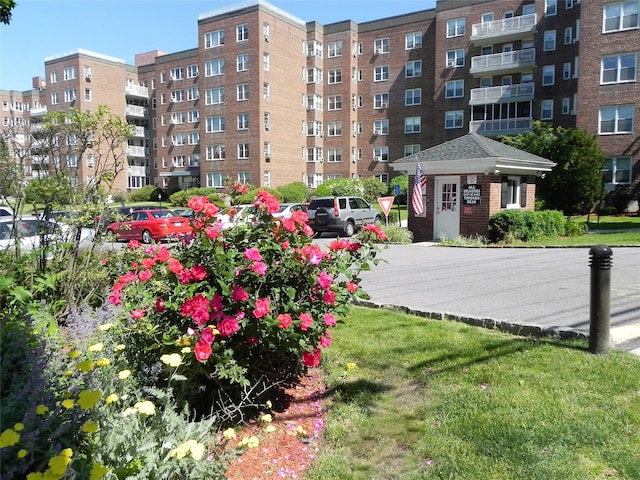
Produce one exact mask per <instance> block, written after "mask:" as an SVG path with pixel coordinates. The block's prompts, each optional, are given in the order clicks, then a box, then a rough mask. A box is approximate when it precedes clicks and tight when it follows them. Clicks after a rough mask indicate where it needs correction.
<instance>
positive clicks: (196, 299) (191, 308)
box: [180, 293, 209, 325]
mask: <svg viewBox="0 0 640 480" xmlns="http://www.w3.org/2000/svg"><path fill="white" fill-rule="evenodd" d="M180 315H182V316H183V317H191V318H193V321H194V322H196V324H197V325H204V324H205V323H207V322H208V321H209V300H207V298H206V297H205V296H204V295H202V294H201V293H199V294H197V295H195V296H193V297H191V298H187V299H186V300H185V301H184V303H183V304H182V306H181V307H180Z"/></svg>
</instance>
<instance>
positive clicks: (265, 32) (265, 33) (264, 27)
mask: <svg viewBox="0 0 640 480" xmlns="http://www.w3.org/2000/svg"><path fill="white" fill-rule="evenodd" d="M269 32H270V27H269V24H268V23H267V22H264V23H263V24H262V35H263V36H264V41H265V42H268V41H269Z"/></svg>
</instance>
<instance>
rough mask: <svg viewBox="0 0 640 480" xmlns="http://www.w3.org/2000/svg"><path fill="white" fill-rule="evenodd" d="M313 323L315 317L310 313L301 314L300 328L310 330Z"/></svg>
mask: <svg viewBox="0 0 640 480" xmlns="http://www.w3.org/2000/svg"><path fill="white" fill-rule="evenodd" d="M312 323H313V317H312V316H311V315H309V314H308V313H301V314H300V330H304V331H307V330H309V327H310V326H311V324H312Z"/></svg>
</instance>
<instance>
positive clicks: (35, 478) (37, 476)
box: [27, 472, 42, 480]
mask: <svg viewBox="0 0 640 480" xmlns="http://www.w3.org/2000/svg"><path fill="white" fill-rule="evenodd" d="M27 480H42V474H41V473H40V472H32V473H30V474H29V475H27Z"/></svg>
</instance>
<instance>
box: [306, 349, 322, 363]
mask: <svg viewBox="0 0 640 480" xmlns="http://www.w3.org/2000/svg"><path fill="white" fill-rule="evenodd" d="M321 358H322V352H321V351H320V349H319V348H316V349H314V350H313V352H304V353H303V354H302V362H303V363H304V364H305V365H306V366H307V367H317V366H318V365H320V359H321Z"/></svg>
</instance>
